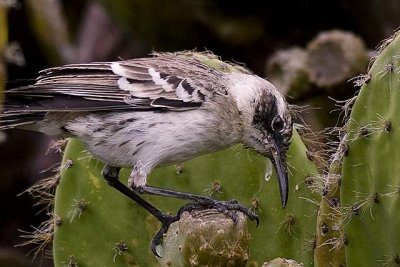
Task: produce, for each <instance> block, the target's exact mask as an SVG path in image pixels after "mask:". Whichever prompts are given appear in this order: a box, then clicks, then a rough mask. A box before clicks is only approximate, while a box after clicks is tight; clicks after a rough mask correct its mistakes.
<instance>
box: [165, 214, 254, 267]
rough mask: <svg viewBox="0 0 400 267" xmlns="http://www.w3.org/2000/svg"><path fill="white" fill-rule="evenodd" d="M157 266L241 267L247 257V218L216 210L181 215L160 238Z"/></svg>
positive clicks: (242, 215)
mask: <svg viewBox="0 0 400 267" xmlns="http://www.w3.org/2000/svg"><path fill="white" fill-rule="evenodd" d="M162 247H163V248H164V251H163V252H162V253H161V254H162V255H163V257H162V258H158V260H159V262H160V265H161V266H244V265H245V264H246V262H247V260H248V258H249V234H248V230H247V219H246V217H245V215H244V214H242V213H240V214H239V216H238V222H237V223H236V225H234V223H233V221H232V219H231V218H229V217H227V216H225V215H224V214H222V213H220V212H218V211H216V210H203V211H194V212H191V213H188V212H184V213H183V214H182V217H181V219H180V220H179V221H178V222H175V223H174V224H172V225H171V226H170V229H169V230H168V233H167V234H166V236H165V237H164V244H163V246H162ZM177 248H178V249H177Z"/></svg>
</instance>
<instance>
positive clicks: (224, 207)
mask: <svg viewBox="0 0 400 267" xmlns="http://www.w3.org/2000/svg"><path fill="white" fill-rule="evenodd" d="M133 190H135V191H137V192H140V193H147V194H151V195H157V196H165V197H173V198H179V199H185V200H191V201H194V203H188V204H186V205H184V206H183V207H182V208H181V209H180V210H179V212H178V215H177V216H178V217H180V215H181V214H182V212H184V211H191V210H199V209H211V208H215V209H217V210H218V211H220V212H222V213H225V214H227V215H229V216H230V217H231V218H232V220H233V221H234V222H236V221H237V215H236V213H234V212H233V211H240V212H243V213H244V214H246V215H247V216H248V217H249V219H251V220H255V221H256V223H257V225H258V223H259V220H258V217H257V215H256V214H255V213H254V212H253V211H251V210H250V209H248V208H246V207H245V206H243V205H241V204H239V203H238V202H237V201H236V200H230V201H220V200H216V199H214V198H211V197H208V196H202V195H196V194H191V193H186V192H179V191H174V190H169V189H164V188H159V187H153V186H148V185H145V186H143V187H140V188H133Z"/></svg>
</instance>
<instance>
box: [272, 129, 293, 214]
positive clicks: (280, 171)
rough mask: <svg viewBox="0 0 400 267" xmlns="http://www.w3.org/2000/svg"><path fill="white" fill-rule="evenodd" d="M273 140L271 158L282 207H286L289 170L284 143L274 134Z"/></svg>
mask: <svg viewBox="0 0 400 267" xmlns="http://www.w3.org/2000/svg"><path fill="white" fill-rule="evenodd" d="M274 137H275V138H273V140H272V144H273V145H272V147H271V148H270V150H271V156H270V160H271V162H272V164H273V165H274V167H275V170H276V175H277V178H278V184H279V190H280V193H281V202H282V208H285V207H286V203H287V199H288V195H289V183H288V172H287V167H286V156H285V149H284V147H283V143H282V141H281V139H280V138H277V136H274Z"/></svg>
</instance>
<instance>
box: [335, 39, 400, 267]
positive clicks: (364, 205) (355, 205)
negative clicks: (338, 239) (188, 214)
mask: <svg viewBox="0 0 400 267" xmlns="http://www.w3.org/2000/svg"><path fill="white" fill-rule="evenodd" d="M362 81H363V82H364V83H365V84H364V85H363V86H362V88H361V91H360V93H359V95H358V97H357V99H356V101H355V103H354V106H353V109H352V112H351V116H350V120H349V121H348V129H347V137H346V138H347V140H346V141H347V144H348V155H347V156H345V157H344V161H343V176H342V184H341V197H342V206H343V211H342V213H343V214H342V215H343V217H344V219H343V220H344V221H343V225H344V231H345V234H346V236H347V245H346V261H347V266H398V264H399V262H400V258H399V255H400V228H399V225H400V216H399V214H398V211H399V208H400V176H399V173H400V149H399V143H400V131H399V130H400V33H399V32H397V33H396V34H395V35H394V36H393V37H392V38H390V39H389V40H387V41H385V42H384V43H383V45H382V47H381V49H380V54H379V56H378V57H377V58H376V60H375V62H374V63H373V65H372V67H371V68H370V71H369V73H368V75H366V76H364V79H363V80H362Z"/></svg>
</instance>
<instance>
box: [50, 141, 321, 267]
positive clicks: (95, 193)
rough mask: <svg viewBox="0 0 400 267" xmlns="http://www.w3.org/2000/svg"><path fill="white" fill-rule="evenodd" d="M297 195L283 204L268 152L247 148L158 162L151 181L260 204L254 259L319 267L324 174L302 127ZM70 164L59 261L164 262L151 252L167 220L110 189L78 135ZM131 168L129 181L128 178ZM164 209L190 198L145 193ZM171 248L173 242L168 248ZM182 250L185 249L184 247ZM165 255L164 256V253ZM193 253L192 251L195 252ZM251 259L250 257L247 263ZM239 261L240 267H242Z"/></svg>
mask: <svg viewBox="0 0 400 267" xmlns="http://www.w3.org/2000/svg"><path fill="white" fill-rule="evenodd" d="M287 160H288V165H289V173H290V175H289V182H290V195H289V202H288V205H287V207H286V208H285V209H282V208H281V203H280V197H279V189H278V184H277V182H276V178H275V177H274V175H272V177H267V178H268V179H267V180H268V181H266V180H265V179H264V176H265V173H266V166H267V173H269V172H270V171H271V172H272V169H271V170H269V168H272V166H268V164H267V162H269V161H267V160H266V159H265V158H263V157H261V156H259V155H256V154H255V153H253V152H250V151H248V150H246V149H243V148H242V147H241V146H235V147H232V148H230V149H228V150H225V151H221V152H218V153H213V154H209V155H205V156H201V157H199V158H197V159H194V160H191V161H188V162H185V163H183V164H181V165H176V166H170V167H164V168H158V169H156V170H154V171H153V173H152V174H151V177H150V179H149V181H148V182H149V184H151V185H155V186H160V187H165V188H170V189H175V190H181V191H187V192H193V193H198V194H208V195H212V196H213V197H215V198H217V199H222V200H229V199H233V198H234V199H236V200H238V201H239V202H241V203H243V204H244V205H246V206H248V207H251V208H252V209H254V210H255V211H256V212H257V214H258V215H259V218H260V225H259V226H258V227H256V224H255V223H254V222H252V221H248V222H247V225H248V232H249V234H250V235H251V237H250V249H249V259H248V261H247V264H248V265H251V264H252V263H253V264H254V263H258V264H259V265H261V264H262V263H263V262H264V261H265V260H268V259H273V258H276V257H286V258H291V259H295V260H296V261H298V262H302V263H304V266H312V262H313V243H314V232H315V224H316V212H317V209H318V204H315V203H318V202H319V196H318V195H316V194H314V193H312V191H311V189H310V188H308V185H309V183H307V182H306V180H307V179H310V177H313V176H314V175H316V173H317V170H316V167H315V165H314V164H313V163H312V162H311V161H310V160H309V159H308V158H307V156H306V148H305V146H304V144H303V143H302V142H301V140H300V137H299V136H298V135H297V133H295V134H294V136H293V142H292V145H291V146H290V149H289V151H288V156H287ZM67 161H69V165H68V166H69V168H64V169H63V171H62V174H61V180H60V184H59V185H58V187H57V191H56V203H55V214H56V215H57V216H58V217H59V218H60V220H59V223H58V224H57V226H56V227H55V234H54V243H53V245H54V246H53V248H54V249H53V250H54V260H55V266H65V265H68V264H69V263H70V262H71V261H73V262H75V264H77V265H69V266H79V267H81V266H157V264H158V263H157V261H156V258H155V256H154V255H153V254H152V253H151V250H150V241H151V238H152V236H153V235H154V234H155V233H156V232H157V231H158V228H159V223H158V222H157V221H156V219H154V218H153V217H152V216H151V215H150V214H148V213H147V212H146V211H145V210H144V209H142V208H141V207H140V206H138V205H137V204H136V203H134V202H132V201H131V200H129V199H127V198H126V197H124V196H123V195H121V194H120V193H119V192H117V191H116V190H115V189H113V188H111V187H109V186H108V185H107V184H106V182H105V181H103V178H102V177H101V175H100V172H101V168H102V164H101V163H100V162H99V161H97V160H95V159H93V158H91V157H90V155H89V154H88V153H87V152H84V147H83V146H82V145H81V144H80V143H79V142H78V141H76V140H71V141H70V142H69V144H68V146H67V148H66V151H65V153H64V163H65V162H67ZM128 174H129V170H124V171H123V172H122V174H121V180H122V181H123V182H124V183H126V181H127V176H128ZM144 197H145V198H146V199H147V200H148V201H150V202H151V203H153V204H154V205H155V206H156V207H158V208H160V209H162V210H163V211H166V212H171V213H176V211H177V209H178V208H179V207H180V206H181V205H183V204H184V203H185V202H182V201H181V200H174V199H170V198H168V199H167V198H164V197H158V196H144ZM168 250H169V251H171V248H168ZM177 251H178V248H177ZM161 256H162V255H161ZM189 256H190V255H189ZM244 262H245V261H244ZM235 266H236V265H235Z"/></svg>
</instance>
